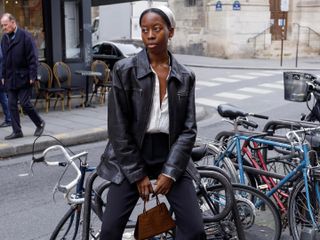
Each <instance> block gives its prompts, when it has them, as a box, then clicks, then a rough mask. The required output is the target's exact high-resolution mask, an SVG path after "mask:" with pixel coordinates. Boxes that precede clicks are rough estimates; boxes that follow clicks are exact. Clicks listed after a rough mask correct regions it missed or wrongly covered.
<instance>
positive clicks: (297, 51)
mask: <svg viewBox="0 0 320 240" xmlns="http://www.w3.org/2000/svg"><path fill="white" fill-rule="evenodd" d="M299 38H300V24H298V39H297V48H296V68H297V67H298V54H299Z"/></svg>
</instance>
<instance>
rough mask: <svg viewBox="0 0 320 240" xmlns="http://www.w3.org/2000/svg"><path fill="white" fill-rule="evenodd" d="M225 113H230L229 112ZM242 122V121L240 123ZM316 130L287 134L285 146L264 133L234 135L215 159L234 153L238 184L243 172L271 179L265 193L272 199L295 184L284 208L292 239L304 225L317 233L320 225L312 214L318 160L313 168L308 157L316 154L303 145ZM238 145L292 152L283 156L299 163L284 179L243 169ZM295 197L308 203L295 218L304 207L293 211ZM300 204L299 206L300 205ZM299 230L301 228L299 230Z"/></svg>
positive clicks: (314, 202) (272, 174) (315, 128)
mask: <svg viewBox="0 0 320 240" xmlns="http://www.w3.org/2000/svg"><path fill="white" fill-rule="evenodd" d="M228 111H229V113H230V109H229V110H228ZM232 113H233V114H236V115H237V112H236V111H232ZM230 114H231V113H230ZM242 121H244V120H243V119H242ZM319 129H320V128H319V127H314V128H307V129H299V130H293V131H290V132H288V133H287V134H286V139H287V143H286V142H285V141H283V140H282V138H279V137H277V138H276V137H272V136H267V135H268V134H267V133H258V134H254V133H252V132H251V133H250V134H248V133H247V134H243V133H242V132H236V133H234V135H233V136H232V137H231V138H229V140H228V142H227V147H226V149H225V150H223V151H221V152H220V153H219V154H220V155H219V157H218V158H220V159H223V158H224V157H225V156H229V155H230V154H233V153H234V152H235V153H236V160H237V164H238V167H239V174H240V183H242V184H244V183H245V180H244V172H245V171H249V170H250V172H251V173H255V174H257V175H258V176H260V177H261V176H266V177H270V178H271V179H270V183H272V185H270V186H268V188H267V189H265V194H266V195H267V196H268V197H271V196H275V194H276V193H278V191H279V190H280V189H281V188H282V187H283V186H284V185H285V184H288V183H289V184H290V183H294V186H293V187H292V188H289V189H288V190H290V191H291V192H289V193H290V195H289V203H288V208H287V209H288V210H287V216H288V221H289V226H290V230H291V232H292V234H293V237H294V239H300V237H301V232H302V230H301V229H302V228H303V227H305V224H304V223H306V222H307V223H308V226H312V227H313V228H312V229H313V232H317V231H318V230H319V229H318V222H317V221H319V219H318V218H317V214H318V213H317V212H316V213H315V214H314V212H315V211H318V209H316V208H314V205H313V204H316V205H317V204H318V201H319V200H320V193H319V189H318V182H317V181H318V174H319V173H318V171H319V165H317V158H316V159H315V160H313V161H312V164H310V158H309V154H313V155H314V153H315V151H314V150H312V149H310V146H309V144H308V142H306V141H305V138H304V136H305V134H306V133H310V132H316V131H319ZM299 134H300V136H299ZM241 141H244V142H249V143H256V144H257V145H256V146H261V145H262V146H267V147H278V148H279V149H280V148H282V149H287V150H288V152H291V153H292V154H293V155H287V156H285V158H290V157H293V156H294V157H297V158H298V160H299V161H298V162H297V163H296V164H295V165H293V166H292V169H290V171H289V172H288V173H287V174H285V175H277V174H274V173H270V172H266V171H259V170H257V169H255V168H253V167H247V166H244V165H243V154H242V153H241V152H242V150H241V147H240V146H241V144H240V142H241ZM274 178H276V179H278V181H272V180H273V179H274ZM309 179H314V182H310V181H309ZM308 186H309V187H308ZM310 186H311V187H310ZM309 188H310V189H312V193H309V191H308V190H309ZM297 189H299V190H297ZM292 196H294V197H292ZM297 197H301V198H302V197H304V199H303V200H304V201H303V202H304V203H307V204H306V205H307V208H303V210H304V211H306V212H305V213H304V212H299V214H297V211H300V210H301V209H302V207H303V206H300V208H295V204H298V203H297V200H295V198H297ZM311 197H312V198H311ZM276 200H277V198H276ZM279 200H281V199H278V200H277V203H278V204H279V203H281V201H279ZM313 200H315V201H313ZM299 203H301V201H300V202H299ZM307 212H309V213H310V214H309V215H308V214H307V216H305V215H304V214H306V213H307ZM302 218H303V219H302ZM299 224H302V225H303V227H302V226H300V227H298V225H299ZM298 228H300V230H299V229H298Z"/></svg>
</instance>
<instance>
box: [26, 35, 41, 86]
mask: <svg viewBox="0 0 320 240" xmlns="http://www.w3.org/2000/svg"><path fill="white" fill-rule="evenodd" d="M25 51H26V52H25V56H26V60H27V63H28V67H29V77H30V80H37V70H38V50H37V48H36V45H35V42H34V41H33V39H32V37H31V35H30V34H28V33H26V36H25Z"/></svg>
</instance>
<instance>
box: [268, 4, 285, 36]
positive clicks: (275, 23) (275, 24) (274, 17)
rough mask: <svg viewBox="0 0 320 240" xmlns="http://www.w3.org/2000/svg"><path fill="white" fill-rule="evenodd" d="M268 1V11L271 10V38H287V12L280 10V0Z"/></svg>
mask: <svg viewBox="0 0 320 240" xmlns="http://www.w3.org/2000/svg"><path fill="white" fill-rule="evenodd" d="M269 3H270V12H271V24H272V26H271V28H270V32H271V36H272V40H281V37H282V36H283V40H286V38H287V26H288V24H287V22H288V21H287V16H288V13H287V12H281V10H280V5H281V0H269Z"/></svg>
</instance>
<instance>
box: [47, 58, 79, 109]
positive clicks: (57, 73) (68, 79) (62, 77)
mask: <svg viewBox="0 0 320 240" xmlns="http://www.w3.org/2000/svg"><path fill="white" fill-rule="evenodd" d="M53 74H54V77H55V79H56V80H57V82H58V84H59V87H61V88H63V89H65V90H66V93H67V106H68V108H69V110H71V99H74V98H80V99H81V103H80V105H81V106H82V107H83V108H84V96H85V90H84V88H83V87H81V86H78V85H74V84H73V83H72V74H71V70H70V67H69V66H68V65H67V64H66V63H64V62H56V63H55V64H54V65H53Z"/></svg>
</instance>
